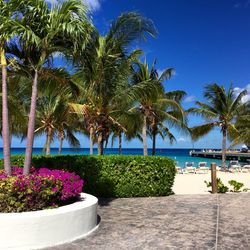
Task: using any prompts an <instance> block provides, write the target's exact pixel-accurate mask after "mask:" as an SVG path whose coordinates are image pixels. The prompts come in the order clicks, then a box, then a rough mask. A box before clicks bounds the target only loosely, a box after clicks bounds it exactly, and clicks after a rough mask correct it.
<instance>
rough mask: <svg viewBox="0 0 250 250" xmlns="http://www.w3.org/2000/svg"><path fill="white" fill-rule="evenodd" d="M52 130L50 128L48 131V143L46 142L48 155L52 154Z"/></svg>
mask: <svg viewBox="0 0 250 250" xmlns="http://www.w3.org/2000/svg"><path fill="white" fill-rule="evenodd" d="M51 135H52V134H51V131H50V129H49V131H48V133H47V144H46V155H50V145H51V139H52V138H51Z"/></svg>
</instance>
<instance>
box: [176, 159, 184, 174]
mask: <svg viewBox="0 0 250 250" xmlns="http://www.w3.org/2000/svg"><path fill="white" fill-rule="evenodd" d="M178 164H179V163H178V161H177V162H176V163H175V171H176V173H177V174H183V171H182V168H181V167H180V166H178Z"/></svg>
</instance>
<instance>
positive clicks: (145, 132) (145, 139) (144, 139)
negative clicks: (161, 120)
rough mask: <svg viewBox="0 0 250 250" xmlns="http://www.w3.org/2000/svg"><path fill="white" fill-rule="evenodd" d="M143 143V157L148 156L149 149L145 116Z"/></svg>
mask: <svg viewBox="0 0 250 250" xmlns="http://www.w3.org/2000/svg"><path fill="white" fill-rule="evenodd" d="M142 141H143V155H144V156H146V155H148V147H147V117H146V116H145V115H144V117H143V127H142Z"/></svg>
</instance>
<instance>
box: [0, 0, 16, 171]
mask: <svg viewBox="0 0 250 250" xmlns="http://www.w3.org/2000/svg"><path fill="white" fill-rule="evenodd" d="M12 13H13V10H12V8H11V5H10V4H9V3H8V2H5V1H3V0H1V1H0V59H1V61H0V62H1V65H0V66H1V68H2V137H3V156H4V169H5V172H6V173H7V174H8V175H11V165H10V136H9V114H8V90H7V61H6V55H5V44H6V42H7V41H8V40H9V39H10V38H11V37H12V36H13V33H14V32H13V31H14V29H13V30H8V29H7V23H8V21H9V19H10V17H11V15H12Z"/></svg>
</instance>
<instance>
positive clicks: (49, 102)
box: [35, 84, 80, 155]
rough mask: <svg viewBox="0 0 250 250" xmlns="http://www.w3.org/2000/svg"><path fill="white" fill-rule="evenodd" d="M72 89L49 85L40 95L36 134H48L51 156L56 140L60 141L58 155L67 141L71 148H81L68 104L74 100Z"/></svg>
mask: <svg viewBox="0 0 250 250" xmlns="http://www.w3.org/2000/svg"><path fill="white" fill-rule="evenodd" d="M71 93H72V92H71V89H70V88H69V87H68V85H66V86H59V85H58V84H54V85H51V84H47V85H46V86H43V89H42V90H40V93H38V100H37V116H36V120H37V122H36V124H37V128H36V130H35V132H36V133H38V134H40V133H45V134H46V143H45V146H44V148H45V150H46V154H47V155H49V154H50V147H51V143H52V141H53V140H54V139H55V138H58V139H59V149H58V153H59V154H60V153H61V150H62V143H63V140H64V139H67V140H68V142H69V143H70V145H71V146H73V147H79V146H80V144H79V141H78V139H77V138H76V137H75V136H74V131H75V130H76V129H74V126H73V122H72V119H71V117H70V113H69V105H68V102H69V101H70V99H71V98H72V94H71Z"/></svg>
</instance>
